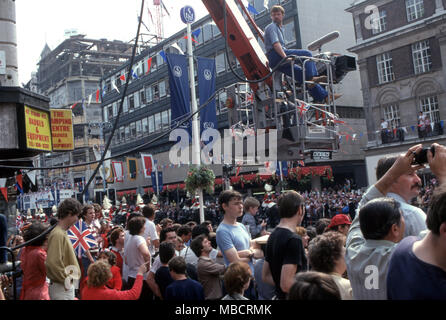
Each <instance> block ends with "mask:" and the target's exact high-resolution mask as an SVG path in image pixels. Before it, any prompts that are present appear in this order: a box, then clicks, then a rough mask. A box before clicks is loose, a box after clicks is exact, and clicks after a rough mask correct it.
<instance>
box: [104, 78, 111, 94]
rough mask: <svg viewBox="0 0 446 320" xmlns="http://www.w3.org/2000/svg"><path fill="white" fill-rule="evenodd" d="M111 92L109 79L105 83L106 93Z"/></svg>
mask: <svg viewBox="0 0 446 320" xmlns="http://www.w3.org/2000/svg"><path fill="white" fill-rule="evenodd" d="M110 90H111V80H110V79H107V80H106V81H105V91H106V92H109V91H110Z"/></svg>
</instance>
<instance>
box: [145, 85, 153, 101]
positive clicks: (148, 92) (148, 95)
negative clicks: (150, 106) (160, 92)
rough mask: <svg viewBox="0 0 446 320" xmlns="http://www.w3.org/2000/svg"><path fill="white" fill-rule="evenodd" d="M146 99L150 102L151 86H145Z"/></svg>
mask: <svg viewBox="0 0 446 320" xmlns="http://www.w3.org/2000/svg"><path fill="white" fill-rule="evenodd" d="M146 101H147V103H149V102H152V87H150V86H149V87H147V88H146Z"/></svg>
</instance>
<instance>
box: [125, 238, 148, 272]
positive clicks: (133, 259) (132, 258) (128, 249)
mask: <svg viewBox="0 0 446 320" xmlns="http://www.w3.org/2000/svg"><path fill="white" fill-rule="evenodd" d="M145 243H146V240H145V239H144V237H142V236H139V235H135V236H132V235H130V234H129V240H128V241H127V243H126V245H125V247H124V255H125V258H126V259H127V266H128V276H129V277H131V278H136V274H137V273H138V269H139V267H140V266H141V265H142V264H143V263H144V262H145V261H144V257H143V255H142V254H141V252H140V251H139V249H138V248H139V246H141V245H144V244H145ZM146 278H147V273H146V274H144V279H146Z"/></svg>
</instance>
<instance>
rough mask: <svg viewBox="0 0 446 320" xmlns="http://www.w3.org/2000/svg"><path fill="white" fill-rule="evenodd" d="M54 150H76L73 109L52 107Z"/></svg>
mask: <svg viewBox="0 0 446 320" xmlns="http://www.w3.org/2000/svg"><path fill="white" fill-rule="evenodd" d="M51 133H52V136H53V151H68V150H74V135H73V113H72V110H65V109H51Z"/></svg>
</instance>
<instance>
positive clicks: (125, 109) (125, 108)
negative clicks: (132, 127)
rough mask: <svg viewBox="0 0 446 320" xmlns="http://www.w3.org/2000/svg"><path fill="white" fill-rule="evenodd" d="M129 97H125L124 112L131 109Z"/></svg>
mask: <svg viewBox="0 0 446 320" xmlns="http://www.w3.org/2000/svg"><path fill="white" fill-rule="evenodd" d="M127 99H128V97H125V98H124V106H123V108H124V110H123V111H124V113H127V112H128V111H129V106H128V104H127Z"/></svg>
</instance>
